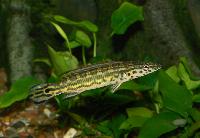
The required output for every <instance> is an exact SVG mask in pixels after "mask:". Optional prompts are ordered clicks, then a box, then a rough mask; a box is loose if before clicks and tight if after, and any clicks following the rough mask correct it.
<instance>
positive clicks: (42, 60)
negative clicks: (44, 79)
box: [33, 58, 52, 67]
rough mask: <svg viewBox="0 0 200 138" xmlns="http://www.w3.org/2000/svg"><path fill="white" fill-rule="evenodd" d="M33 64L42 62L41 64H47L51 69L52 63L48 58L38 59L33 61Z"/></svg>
mask: <svg viewBox="0 0 200 138" xmlns="http://www.w3.org/2000/svg"><path fill="white" fill-rule="evenodd" d="M33 62H41V63H45V64H46V65H48V66H49V67H51V66H52V65H51V62H50V61H49V59H48V58H36V59H34V60H33Z"/></svg>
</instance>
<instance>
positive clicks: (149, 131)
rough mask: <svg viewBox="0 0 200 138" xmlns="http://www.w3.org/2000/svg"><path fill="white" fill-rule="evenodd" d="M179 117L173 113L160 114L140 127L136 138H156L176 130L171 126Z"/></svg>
mask: <svg viewBox="0 0 200 138" xmlns="http://www.w3.org/2000/svg"><path fill="white" fill-rule="evenodd" d="M177 119H181V117H180V116H179V115H178V114H176V113H174V112H162V113H160V114H158V115H156V116H154V117H152V118H150V119H148V120H147V121H146V122H145V123H144V125H143V126H142V128H141V130H140V133H139V136H138V138H158V137H159V136H161V135H162V134H165V133H167V132H170V131H172V130H174V129H176V128H177V126H175V125H174V124H173V121H174V120H177Z"/></svg>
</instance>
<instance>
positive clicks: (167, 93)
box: [159, 70, 192, 117]
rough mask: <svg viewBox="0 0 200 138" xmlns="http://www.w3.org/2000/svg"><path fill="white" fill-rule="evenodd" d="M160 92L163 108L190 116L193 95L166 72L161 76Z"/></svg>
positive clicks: (161, 73) (161, 72)
mask: <svg viewBox="0 0 200 138" xmlns="http://www.w3.org/2000/svg"><path fill="white" fill-rule="evenodd" d="M159 90H160V91H161V94H162V98H163V106H164V107H166V108H168V109H170V110H172V111H174V112H176V113H179V114H181V115H183V116H185V117H186V116H187V115H188V113H187V112H188V111H189V110H190V109H191V107H192V95H191V93H190V91H189V90H187V89H186V88H185V87H184V86H180V85H178V84H177V83H176V82H175V81H174V80H172V79H171V78H170V77H169V76H168V75H167V74H166V73H165V72H164V71H162V70H161V71H160V74H159Z"/></svg>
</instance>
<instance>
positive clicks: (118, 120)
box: [110, 114, 126, 138]
mask: <svg viewBox="0 0 200 138" xmlns="http://www.w3.org/2000/svg"><path fill="white" fill-rule="evenodd" d="M125 119H126V117H125V116H124V115H123V114H119V115H117V116H114V117H113V118H112V120H111V123H110V128H111V130H112V132H113V137H114V138H120V136H121V133H122V130H120V129H119V128H120V125H121V124H122V122H124V121H125Z"/></svg>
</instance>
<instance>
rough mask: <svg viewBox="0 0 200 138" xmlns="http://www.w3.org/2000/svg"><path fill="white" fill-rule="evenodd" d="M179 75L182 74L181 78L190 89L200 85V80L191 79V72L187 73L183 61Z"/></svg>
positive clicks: (179, 67)
mask: <svg viewBox="0 0 200 138" xmlns="http://www.w3.org/2000/svg"><path fill="white" fill-rule="evenodd" d="M178 75H179V76H180V78H181V80H183V81H184V82H185V85H186V87H187V88H188V89H189V90H193V89H196V88H197V87H199V86H200V80H199V81H193V80H191V79H190V76H189V74H188V73H187V71H186V69H185V67H184V65H183V64H182V63H180V64H179V66H178Z"/></svg>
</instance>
